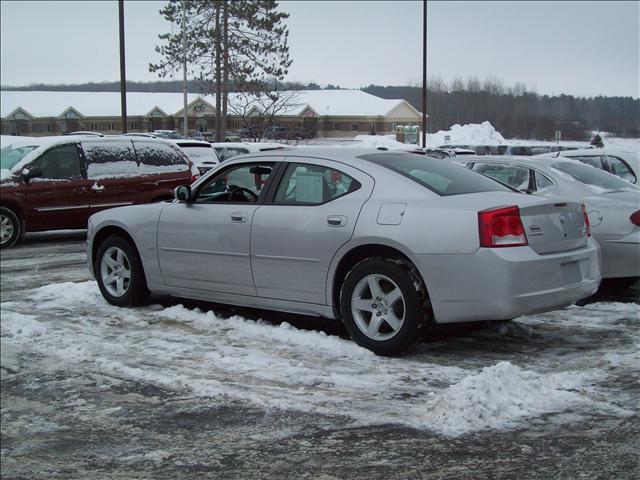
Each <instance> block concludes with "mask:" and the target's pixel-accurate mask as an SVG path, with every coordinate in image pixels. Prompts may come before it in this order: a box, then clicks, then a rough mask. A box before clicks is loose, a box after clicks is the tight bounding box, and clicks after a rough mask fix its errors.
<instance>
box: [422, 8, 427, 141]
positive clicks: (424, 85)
mask: <svg viewBox="0 0 640 480" xmlns="http://www.w3.org/2000/svg"><path fill="white" fill-rule="evenodd" d="M422 148H427V0H422Z"/></svg>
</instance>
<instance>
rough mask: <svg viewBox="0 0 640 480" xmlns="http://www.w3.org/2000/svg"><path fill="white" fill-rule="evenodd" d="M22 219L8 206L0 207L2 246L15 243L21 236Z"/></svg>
mask: <svg viewBox="0 0 640 480" xmlns="http://www.w3.org/2000/svg"><path fill="white" fill-rule="evenodd" d="M20 233H21V232H20V219H19V218H18V216H17V215H16V214H15V213H14V212H13V210H11V209H9V208H7V207H0V248H9V247H12V246H13V245H15V243H16V242H17V241H18V239H19V238H20Z"/></svg>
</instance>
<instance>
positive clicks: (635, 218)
mask: <svg viewBox="0 0 640 480" xmlns="http://www.w3.org/2000/svg"><path fill="white" fill-rule="evenodd" d="M629 220H631V223H633V224H634V225H635V226H636V227H640V210H638V211H637V212H635V213H632V214H631V216H630V217H629Z"/></svg>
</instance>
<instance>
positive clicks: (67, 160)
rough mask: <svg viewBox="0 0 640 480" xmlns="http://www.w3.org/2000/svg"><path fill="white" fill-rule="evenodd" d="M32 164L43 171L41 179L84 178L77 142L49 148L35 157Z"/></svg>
mask: <svg viewBox="0 0 640 480" xmlns="http://www.w3.org/2000/svg"><path fill="white" fill-rule="evenodd" d="M31 166H32V167H37V168H39V169H40V170H41V171H42V175H41V176H40V177H39V180H69V179H73V178H82V169H81V167H80V156H79V155H78V146H77V145H76V144H75V143H74V144H72V145H62V146H60V147H54V148H51V149H49V150H47V151H46V152H44V153H43V154H42V155H40V156H39V157H38V158H37V159H35V160H34V161H33V163H32V164H31ZM36 181H37V180H36Z"/></svg>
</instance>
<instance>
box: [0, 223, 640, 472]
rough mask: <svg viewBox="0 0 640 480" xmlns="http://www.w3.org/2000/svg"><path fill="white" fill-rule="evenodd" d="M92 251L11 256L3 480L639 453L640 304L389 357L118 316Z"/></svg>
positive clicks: (321, 341)
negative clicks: (103, 291) (102, 288)
mask: <svg viewBox="0 0 640 480" xmlns="http://www.w3.org/2000/svg"><path fill="white" fill-rule="evenodd" d="M83 239H84V238H83V232H69V233H63V234H37V235H28V238H27V243H26V244H24V245H21V246H18V247H17V248H13V249H11V250H9V251H3V254H2V263H1V280H2V291H1V292H0V294H1V300H2V301H1V303H0V316H1V319H0V346H1V348H0V353H1V355H2V357H1V361H0V366H1V367H2V377H1V378H2V392H3V395H2V435H3V449H2V458H3V461H2V465H3V467H2V468H3V476H4V474H7V473H9V474H13V475H14V476H17V477H24V478H35V477H37V475H34V473H36V472H42V471H44V470H46V471H47V472H54V471H57V472H63V473H61V474H60V475H58V476H55V475H52V476H50V477H49V478H68V477H70V476H72V477H74V478H96V472H95V470H94V469H95V468H96V467H95V466H96V465H100V466H101V468H102V469H103V470H101V471H104V472H114V469H115V471H116V473H114V474H112V475H111V476H108V475H106V476H105V477H104V478H130V477H132V476H135V477H136V478H172V475H180V476H182V475H183V474H185V472H186V470H184V469H185V468H187V467H188V468H191V469H196V470H193V472H195V473H194V475H196V476H197V474H199V473H198V472H201V470H198V469H199V468H205V467H204V466H206V469H207V470H206V471H214V470H215V469H221V470H217V471H219V472H230V471H231V472H236V476H235V477H234V478H253V477H252V476H251V472H255V469H256V468H260V471H262V472H263V473H264V472H267V471H268V472H270V473H269V475H267V474H265V475H264V476H261V477H260V478H282V477H288V478H293V477H297V478H301V477H300V475H299V470H295V468H294V467H295V465H296V461H297V462H302V463H303V464H304V462H307V461H310V458H315V457H316V455H317V456H318V457H317V461H318V462H320V466H316V468H321V469H330V470H331V471H332V472H333V473H334V478H344V477H345V476H349V475H348V474H345V472H347V471H345V470H343V468H354V469H356V470H357V471H359V472H362V471H364V470H363V469H366V468H389V466H390V465H395V467H394V468H395V470H394V471H395V472H401V473H398V474H397V475H396V476H391V475H389V476H386V477H375V478H415V475H413V474H411V472H410V471H407V470H406V469H404V468H405V467H406V466H407V465H414V466H415V468H422V467H418V466H419V465H423V463H424V462H425V461H428V462H430V463H433V462H436V463H437V462H440V463H439V464H440V465H441V466H442V468H445V471H449V472H450V471H451V470H450V469H451V468H456V466H457V465H459V464H460V463H459V462H461V461H463V463H464V464H465V465H467V466H468V468H484V467H482V465H481V464H478V463H477V462H482V461H485V460H483V459H486V458H489V457H491V455H493V453H491V452H495V451H504V450H505V449H506V450H509V449H511V448H515V449H516V451H511V452H510V453H509V456H510V458H512V459H513V462H516V461H517V467H516V466H515V465H514V464H511V463H510V464H508V465H507V464H501V465H495V466H491V468H490V470H491V472H496V471H502V472H503V473H505V472H507V473H506V474H505V475H506V477H504V478H508V477H510V475H512V474H513V473H514V472H515V471H518V472H521V473H523V472H527V471H529V469H530V468H536V469H538V470H539V471H540V472H543V473H540V475H539V477H541V478H548V474H549V472H554V471H556V470H557V467H558V466H559V465H564V463H563V462H565V460H566V458H567V457H566V456H565V454H566V448H567V447H566V446H563V445H567V444H568V445H571V447H569V448H573V449H575V452H576V453H575V454H572V456H571V457H569V458H570V459H571V460H570V465H571V466H570V467H566V468H569V471H570V472H575V471H576V468H577V469H579V470H580V471H581V472H582V473H585V472H587V473H589V472H593V471H594V469H596V470H597V471H601V470H602V469H606V471H608V472H613V473H615V472H619V471H620V468H623V469H624V468H626V467H625V465H628V461H629V460H628V459H629V458H631V457H633V456H634V447H633V445H634V442H633V441H632V439H633V438H634V436H633V435H634V433H633V432H634V431H635V430H634V428H635V427H634V425H637V424H638V422H637V418H638V413H637V410H638V408H637V407H638V405H637V399H638V394H639V393H640V391H639V389H638V385H639V384H640V357H639V354H638V352H639V348H640V328H639V327H640V325H639V324H640V315H639V313H640V306H639V305H638V304H637V303H620V302H618V301H600V302H599V303H592V304H589V305H587V306H585V307H576V306H574V307H569V308H566V309H563V310H560V311H556V312H549V313H545V314H539V315H532V316H527V317H522V318H519V319H517V320H515V321H513V322H509V323H498V324H489V325H478V326H475V327H473V328H469V327H461V326H456V327H455V328H452V329H444V330H443V329H442V328H440V329H436V330H435V331H434V333H433V336H432V338H431V339H430V340H428V341H425V342H422V343H420V344H418V345H417V346H416V347H414V348H413V349H412V350H411V351H409V352H408V354H406V355H404V356H402V357H398V358H382V357H376V356H375V355H373V354H372V353H371V352H369V351H368V350H365V349H362V348H360V347H358V346H357V345H356V344H355V343H353V342H351V341H349V340H347V339H346V338H345V336H344V331H343V329H342V328H341V327H339V325H338V324H337V323H334V322H331V321H329V320H322V319H312V318H309V317H300V316H292V315H285V314H278V313H269V312H261V311H254V310H246V309H245V310H243V309H233V308H226V307H225V308H221V307H220V306H214V305H211V304H203V303H201V302H195V303H194V302H187V303H183V302H181V301H179V300H171V299H156V300H155V302H154V303H153V304H151V305H148V306H144V307H139V308H133V309H121V308H116V307H113V306H111V305H109V304H107V303H106V302H105V301H104V300H103V298H102V297H101V295H100V293H99V290H98V288H97V286H96V284H95V282H94V281H92V280H88V273H87V270H86V266H85V264H84V254H83V250H84V246H83V244H82V242H83ZM626 300H628V299H626ZM196 307H197V308H196ZM260 318H262V319H263V320H261V319H260ZM310 325H311V326H312V327H311V328H310ZM94 432H95V433H94ZM603 435H604V437H603ZM310 438H315V440H311V441H310V442H309V441H308V440H309V439H310ZM405 440H406V441H405ZM556 440H558V441H561V445H556V444H554V442H556ZM589 442H596V443H597V445H598V446H597V452H598V453H597V454H596V455H595V456H594V454H593V453H590V451H589V450H588V449H587V450H585V449H584V446H585V445H586V444H588V443H589ZM284 444H286V445H288V446H287V447H282V448H283V449H280V450H278V449H276V450H274V448H276V446H277V445H284ZM69 445H73V446H74V449H73V450H69V448H70V447H69ZM203 445H208V447H207V448H204V447H203ZM530 445H533V447H532V446H530ZM434 448H435V449H436V451H433V449H434ZM592 448H594V447H592ZM336 449H337V450H336ZM344 449H346V450H344ZM443 449H445V450H446V451H443ZM463 451H464V452H467V453H463ZM25 452H26V453H25ZM305 452H307V453H305ZM355 452H358V453H355ZM430 452H431V453H430ZM438 452H440V453H438ZM577 452H582V453H577ZM635 453H637V452H635ZM247 455H250V457H246V456H247ZM264 455H267V457H264ZM354 455H355V456H354ZM415 455H418V456H417V457H416V456H415ZM461 455H462V457H461ZM532 455H537V458H538V460H537V461H536V462H535V463H533V464H532V462H531V459H532ZM230 456H231V457H230ZM225 458H236V459H242V460H234V462H232V463H228V462H226V461H225V460H224V459H225ZM274 458H276V459H278V460H277V461H276V462H275V463H274V461H275V460H273V459H274ZM461 458H462V459H463V460H461ZM491 458H493V457H491ZM602 458H606V462H604V463H602ZM293 459H297V460H293ZM436 459H437V460H436ZM596 459H598V461H596ZM178 460H179V461H178ZM167 462H169V463H167ZM176 462H177V463H176ZM238 462H241V463H238ZM278 462H284V464H282V463H278ZM372 462H373V463H372ZM625 462H626V463H625ZM472 464H473V465H474V467H471V466H469V465H472ZM238 465H244V466H243V467H239V466H238ZM278 465H280V466H278ZM285 465H286V466H285ZM298 465H300V463H298ZM338 465H342V467H338ZM345 465H347V467H345ZM258 466H259V467H258ZM292 468H293V469H294V470H290V469H292ZM412 468H413V467H412ZM43 469H44V470H43ZM131 469H133V470H131ZM158 469H160V470H158ZM167 469H169V470H167ZM212 469H213V470H212ZM238 469H240V470H238ZM495 469H498V470H495ZM500 469H505V470H500ZM514 469H515V470H514ZM141 471H145V472H147V476H144V475H142V476H138V473H139V472H141ZM158 471H164V472H165V474H166V476H165V477H163V476H162V475H160V476H156V475H155V474H156V473H157V472H158ZM188 471H192V470H188ZM239 471H240V473H237V472H239ZM623 471H624V470H623ZM64 472H66V473H64ZM82 472H85V473H84V474H83V473H82ZM149 472H152V473H149ZM247 472H248V473H247ZM292 472H295V474H294V473H292ZM509 472H510V473H509ZM483 473H484V474H485V475H489V470H486V469H485V470H483ZM565 473H567V472H566V471H565ZM114 475H115V476H114ZM363 475H364V474H363ZM9 476H11V475H9ZM99 476H100V475H98V477H99ZM232 476H233V475H232ZM365 476H366V475H365ZM445 476H446V475H445ZM480 476H482V475H480ZM525 476H526V475H525ZM569 476H571V475H569ZM631 476H632V475H631ZM219 477H220V478H222V477H226V478H231V477H229V476H226V475H224V474H220V475H219ZM254 477H255V475H254ZM616 477H617V478H624V475H622V476H619V475H616ZM173 478H175V476H174V477H173ZM185 478H186V477H185ZM189 478H196V477H189ZM369 478H374V477H369ZM501 478H502V477H501ZM609 478H611V477H609Z"/></svg>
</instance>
